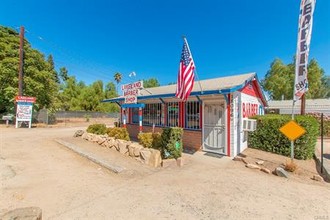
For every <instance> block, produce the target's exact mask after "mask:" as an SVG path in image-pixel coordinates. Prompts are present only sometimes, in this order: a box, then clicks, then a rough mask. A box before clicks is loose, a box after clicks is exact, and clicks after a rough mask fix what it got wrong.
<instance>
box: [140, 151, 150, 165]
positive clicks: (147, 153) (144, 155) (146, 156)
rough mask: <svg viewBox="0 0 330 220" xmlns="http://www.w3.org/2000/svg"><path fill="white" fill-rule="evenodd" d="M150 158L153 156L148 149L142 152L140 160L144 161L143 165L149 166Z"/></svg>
mask: <svg viewBox="0 0 330 220" xmlns="http://www.w3.org/2000/svg"><path fill="white" fill-rule="evenodd" d="M150 156H151V152H150V150H148V149H146V148H144V149H141V150H140V158H141V159H142V162H143V163H145V164H149V159H150Z"/></svg>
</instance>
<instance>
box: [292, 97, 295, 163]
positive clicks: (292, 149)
mask: <svg viewBox="0 0 330 220" xmlns="http://www.w3.org/2000/svg"><path fill="white" fill-rule="evenodd" d="M294 104H295V101H294V100H293V103H292V115H291V119H292V120H294ZM293 158H294V142H293V141H291V161H292V162H293Z"/></svg>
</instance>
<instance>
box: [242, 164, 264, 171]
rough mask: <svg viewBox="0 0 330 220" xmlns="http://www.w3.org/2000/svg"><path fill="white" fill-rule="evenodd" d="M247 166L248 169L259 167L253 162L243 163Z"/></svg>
mask: <svg viewBox="0 0 330 220" xmlns="http://www.w3.org/2000/svg"><path fill="white" fill-rule="evenodd" d="M245 166H246V167H247V168H250V169H258V170H260V167H259V166H257V165H255V164H252V163H248V164H246V165H245Z"/></svg>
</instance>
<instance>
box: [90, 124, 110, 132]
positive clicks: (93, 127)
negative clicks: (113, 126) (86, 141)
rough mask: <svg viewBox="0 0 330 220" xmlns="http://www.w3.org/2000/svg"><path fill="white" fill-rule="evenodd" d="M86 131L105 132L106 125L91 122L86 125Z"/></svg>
mask: <svg viewBox="0 0 330 220" xmlns="http://www.w3.org/2000/svg"><path fill="white" fill-rule="evenodd" d="M87 132H88V133H93V134H106V132H107V127H106V126H105V124H92V125H90V126H88V128H87Z"/></svg>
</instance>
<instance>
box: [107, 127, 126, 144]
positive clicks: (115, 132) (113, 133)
mask: <svg viewBox="0 0 330 220" xmlns="http://www.w3.org/2000/svg"><path fill="white" fill-rule="evenodd" d="M106 133H107V134H108V136H109V137H114V138H116V139H121V140H126V141H129V140H130V138H129V134H128V131H127V129H126V128H119V127H114V128H108V129H107V131H106Z"/></svg>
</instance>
